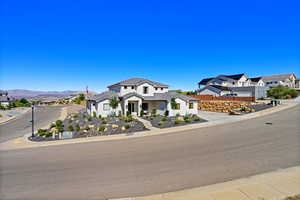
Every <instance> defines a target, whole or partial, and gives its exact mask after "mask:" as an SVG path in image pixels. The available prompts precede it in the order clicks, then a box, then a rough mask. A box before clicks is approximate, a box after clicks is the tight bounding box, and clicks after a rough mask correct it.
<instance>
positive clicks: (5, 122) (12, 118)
mask: <svg viewBox="0 0 300 200" xmlns="http://www.w3.org/2000/svg"><path fill="white" fill-rule="evenodd" d="M14 119H16V117H15V116H13V117H11V118H9V119H8V120H6V121H4V122H0V125H3V124H7V123H8V122H10V121H12V120H14Z"/></svg>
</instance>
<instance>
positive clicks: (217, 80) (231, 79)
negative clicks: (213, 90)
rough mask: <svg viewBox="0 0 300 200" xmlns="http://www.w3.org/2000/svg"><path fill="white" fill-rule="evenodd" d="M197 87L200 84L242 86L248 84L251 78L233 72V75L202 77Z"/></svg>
mask: <svg viewBox="0 0 300 200" xmlns="http://www.w3.org/2000/svg"><path fill="white" fill-rule="evenodd" d="M198 85H199V88H201V86H208V85H219V86H223V87H244V86H250V85H251V80H250V79H249V78H248V76H247V75H246V74H233V75H219V76H216V77H212V78H205V79H202V80H201V81H200V82H199V83H198Z"/></svg>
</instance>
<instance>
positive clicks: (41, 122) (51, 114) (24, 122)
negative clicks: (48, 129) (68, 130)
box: [0, 106, 63, 142]
mask: <svg viewBox="0 0 300 200" xmlns="http://www.w3.org/2000/svg"><path fill="white" fill-rule="evenodd" d="M62 108H63V106H36V107H35V130H37V129H38V128H42V127H45V126H47V125H48V124H49V123H51V122H52V121H55V120H56V119H57V118H58V117H59V116H60V111H61V109H62ZM29 120H31V111H29V112H27V113H26V114H24V115H21V116H20V117H18V118H17V119H15V120H12V121H9V122H8V123H5V124H2V125H0V142H5V141H7V140H10V139H13V138H16V137H20V136H23V135H25V134H27V133H30V132H31V123H30V122H29Z"/></svg>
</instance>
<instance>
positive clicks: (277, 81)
mask: <svg viewBox="0 0 300 200" xmlns="http://www.w3.org/2000/svg"><path fill="white" fill-rule="evenodd" d="M262 80H263V82H264V83H265V85H266V86H267V87H275V86H277V85H283V86H286V87H290V88H295V80H296V75H295V74H293V73H291V74H275V75H270V76H262Z"/></svg>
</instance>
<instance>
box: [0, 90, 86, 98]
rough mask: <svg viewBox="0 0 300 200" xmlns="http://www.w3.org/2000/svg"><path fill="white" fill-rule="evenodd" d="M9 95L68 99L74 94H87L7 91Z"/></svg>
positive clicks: (76, 92)
mask: <svg viewBox="0 0 300 200" xmlns="http://www.w3.org/2000/svg"><path fill="white" fill-rule="evenodd" d="M6 91H7V92H8V95H9V96H11V97H15V98H43V97H67V96H70V95H72V94H78V93H85V92H82V91H71V90H66V91H61V92H60V91H35V90H23V89H16V90H6Z"/></svg>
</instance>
